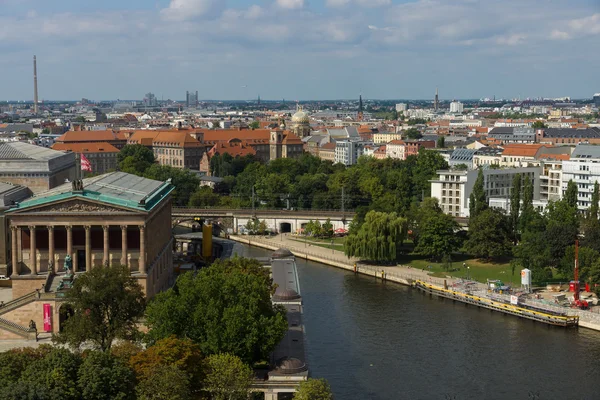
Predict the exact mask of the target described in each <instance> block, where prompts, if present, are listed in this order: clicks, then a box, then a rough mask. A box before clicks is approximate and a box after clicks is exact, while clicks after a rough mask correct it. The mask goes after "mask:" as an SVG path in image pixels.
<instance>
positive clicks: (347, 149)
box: [334, 140, 363, 165]
mask: <svg viewBox="0 0 600 400" xmlns="http://www.w3.org/2000/svg"><path fill="white" fill-rule="evenodd" d="M362 153H363V144H362V143H359V142H354V141H350V140H340V141H337V142H336V143H335V160H334V161H335V163H341V164H344V165H354V164H356V162H357V161H358V158H359V157H360V156H361V155H362Z"/></svg>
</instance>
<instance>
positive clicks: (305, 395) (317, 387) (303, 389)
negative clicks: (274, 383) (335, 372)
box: [294, 378, 333, 400]
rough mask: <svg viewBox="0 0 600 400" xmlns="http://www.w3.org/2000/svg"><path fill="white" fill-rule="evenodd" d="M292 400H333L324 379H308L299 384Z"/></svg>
mask: <svg viewBox="0 0 600 400" xmlns="http://www.w3.org/2000/svg"><path fill="white" fill-rule="evenodd" d="M294 400H333V393H332V392H331V387H330V386H329V383H327V381H326V380H325V379H313V378H309V379H308V380H306V381H304V382H301V383H300V386H299V387H298V390H297V391H296V393H294Z"/></svg>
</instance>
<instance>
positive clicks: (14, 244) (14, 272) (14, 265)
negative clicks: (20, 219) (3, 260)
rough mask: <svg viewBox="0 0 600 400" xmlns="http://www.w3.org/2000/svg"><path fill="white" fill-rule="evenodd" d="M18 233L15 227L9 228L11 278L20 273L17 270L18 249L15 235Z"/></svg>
mask: <svg viewBox="0 0 600 400" xmlns="http://www.w3.org/2000/svg"><path fill="white" fill-rule="evenodd" d="M19 232H20V231H19V230H17V227H16V226H11V227H10V234H11V241H12V250H11V251H12V253H11V256H12V276H18V275H19V273H20V272H21V271H19V270H20V268H19V248H18V246H17V242H18V240H17V234H18V233H19Z"/></svg>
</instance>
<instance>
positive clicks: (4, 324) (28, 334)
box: [0, 318, 37, 340]
mask: <svg viewBox="0 0 600 400" xmlns="http://www.w3.org/2000/svg"><path fill="white" fill-rule="evenodd" d="M0 328H2V329H5V330H7V331H9V332H12V333H14V334H16V335H19V336H21V337H24V338H26V339H33V340H37V330H36V329H31V328H26V327H24V326H21V325H19V324H16V323H14V322H12V321H9V320H6V319H4V318H0Z"/></svg>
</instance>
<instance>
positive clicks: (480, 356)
mask: <svg viewBox="0 0 600 400" xmlns="http://www.w3.org/2000/svg"><path fill="white" fill-rule="evenodd" d="M234 252H237V253H238V254H239V255H244V256H246V257H266V256H268V255H270V253H271V252H270V251H267V250H263V249H258V248H252V247H248V246H245V245H241V244H236V245H235V247H234ZM297 264H298V273H299V277H300V287H301V291H302V297H303V300H304V325H305V330H306V335H307V338H306V340H307V353H308V354H307V355H308V365H309V369H310V372H311V375H312V376H313V377H322V378H326V379H327V380H328V381H329V383H330V384H331V387H332V389H333V391H334V394H335V398H336V399H337V400H345V399H350V400H352V399H360V400H362V399H377V400H384V399H385V400H388V399H390V400H391V399H426V400H429V399H442V400H463V399H481V400H483V399H538V400H546V399H560V400H571V399H599V398H600V332H595V331H591V330H587V329H583V328H581V329H579V330H576V329H573V330H565V329H563V328H555V327H549V326H546V325H543V324H539V323H535V322H532V321H527V320H521V319H518V318H515V317H511V316H505V315H502V314H498V313H495V312H491V311H489V310H482V309H478V308H475V307H472V306H466V305H464V304H461V303H453V302H452V301H450V300H443V299H439V298H435V297H433V298H432V297H429V296H426V295H424V294H422V293H420V292H417V291H416V290H413V289H411V288H409V287H405V286H401V285H398V284H394V283H391V282H388V283H382V282H381V281H377V280H375V278H372V277H364V276H355V275H354V274H352V273H350V272H347V271H344V270H340V269H337V268H334V267H329V266H326V265H322V264H318V263H314V262H310V261H308V262H307V261H305V260H297Z"/></svg>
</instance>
